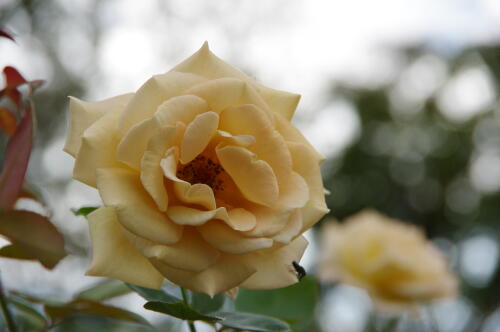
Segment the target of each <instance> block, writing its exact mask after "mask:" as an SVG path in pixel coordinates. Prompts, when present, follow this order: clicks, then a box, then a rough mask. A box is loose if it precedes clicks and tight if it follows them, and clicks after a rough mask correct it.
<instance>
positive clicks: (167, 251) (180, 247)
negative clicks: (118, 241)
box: [125, 229, 220, 272]
mask: <svg viewBox="0 0 500 332" xmlns="http://www.w3.org/2000/svg"><path fill="white" fill-rule="evenodd" d="M125 234H126V235H127V237H128V238H129V240H130V242H131V243H132V244H133V245H134V246H135V247H136V248H138V249H139V250H140V251H141V252H142V254H143V255H144V256H146V257H147V258H154V259H157V260H159V261H160V262H162V263H164V264H166V265H168V266H170V267H172V268H175V269H180V270H186V271H191V272H201V271H203V270H205V269H207V268H208V267H209V266H211V265H213V264H214V263H215V262H216V261H217V259H218V258H219V256H220V252H219V251H218V250H216V249H214V248H213V247H212V246H210V245H209V244H208V243H206V242H205V241H204V240H203V238H202V237H201V236H200V235H199V234H198V232H196V231H195V230H188V229H185V230H184V232H183V235H182V238H181V239H180V240H179V242H177V243H175V244H172V245H168V246H163V245H159V244H157V243H154V242H151V241H149V240H146V239H143V238H141V237H139V236H136V235H134V234H132V233H130V232H126V233H125Z"/></svg>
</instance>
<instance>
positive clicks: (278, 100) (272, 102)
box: [256, 83, 300, 121]
mask: <svg viewBox="0 0 500 332" xmlns="http://www.w3.org/2000/svg"><path fill="white" fill-rule="evenodd" d="M256 86H257V92H259V94H260V95H261V96H262V99H264V101H265V102H266V103H267V104H268V105H269V108H271V110H272V111H274V112H276V113H278V114H280V115H281V116H283V117H284V118H285V119H287V120H288V121H290V120H292V117H293V114H294V113H295V109H296V108H297V105H298V104H299V101H300V95H298V94H296V93H291V92H286V91H282V90H276V89H272V88H268V87H267V86H265V85H262V84H260V83H257V84H256Z"/></svg>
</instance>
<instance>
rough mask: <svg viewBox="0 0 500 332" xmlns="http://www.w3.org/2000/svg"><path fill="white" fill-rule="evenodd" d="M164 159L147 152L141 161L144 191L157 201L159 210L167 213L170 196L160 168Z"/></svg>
mask: <svg viewBox="0 0 500 332" xmlns="http://www.w3.org/2000/svg"><path fill="white" fill-rule="evenodd" d="M161 159H162V157H161V156H159V155H158V154H156V153H154V152H152V151H146V152H145V153H144V156H143V157H142V160H141V182H142V185H143V186H144V189H146V191H147V192H148V193H149V195H150V196H151V198H152V199H153V200H154V201H155V203H156V206H157V207H158V210H160V211H162V212H165V211H167V206H168V194H167V189H166V188H165V185H164V184H163V171H162V169H161V167H160V161H161Z"/></svg>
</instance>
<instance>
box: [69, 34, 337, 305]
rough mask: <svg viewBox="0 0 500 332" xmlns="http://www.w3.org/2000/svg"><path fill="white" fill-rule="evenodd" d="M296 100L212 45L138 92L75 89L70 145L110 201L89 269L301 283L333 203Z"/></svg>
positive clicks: (225, 284) (224, 285)
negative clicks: (313, 235) (103, 96)
mask: <svg viewBox="0 0 500 332" xmlns="http://www.w3.org/2000/svg"><path fill="white" fill-rule="evenodd" d="M299 99H300V96H299V95H296V94H292V93H288V92H284V91H279V90H274V89H271V88H268V87H265V86H263V85H262V84H260V83H257V82H256V81H254V80H253V79H252V78H250V77H248V76H246V75H245V74H243V73H242V72H241V71H239V70H238V69H236V68H234V67H232V66H230V65H229V64H227V63H225V62H224V61H222V60H221V59H219V58H218V57H216V56H215V55H214V54H213V53H212V52H211V51H210V50H209V48H208V45H207V44H206V43H205V45H203V47H202V48H201V49H200V50H199V51H198V52H196V53H195V54H194V55H192V56H191V57H190V58H188V59H186V60H185V61H184V62H182V63H181V64H179V65H177V66H176V67H175V68H173V69H172V70H171V71H169V72H168V73H166V74H161V75H156V76H153V77H152V78H151V79H149V80H148V81H147V82H146V83H145V84H144V85H143V86H142V87H141V88H140V89H139V90H138V91H137V92H136V93H129V94H124V95H121V96H117V97H114V98H111V99H107V100H103V101H100V102H84V101H81V100H78V99H76V98H71V119H70V122H69V131H68V137H67V141H66V146H65V151H66V152H68V153H69V154H71V155H72V156H74V157H75V158H76V162H75V167H74V172H73V176H74V178H75V179H77V180H79V181H81V182H83V183H86V184H88V185H90V186H92V187H96V188H97V189H98V191H99V194H100V195H101V198H102V200H103V202H104V206H103V207H102V208H100V209H98V210H96V211H95V212H94V213H92V214H91V215H89V224H90V232H91V236H92V242H93V260H92V265H91V267H90V269H89V271H88V274H89V275H96V276H107V277H112V278H116V279H121V280H123V281H127V282H131V283H134V284H137V285H141V286H146V287H151V288H158V287H160V285H161V284H162V281H163V278H166V279H168V280H170V281H171V282H173V283H175V284H178V285H180V286H183V287H186V288H189V289H191V290H193V291H196V292H203V293H207V294H209V295H214V294H217V293H219V292H223V291H227V290H230V289H232V288H235V287H238V286H241V287H245V288H253V289H266V288H277V287H283V286H287V285H290V284H292V283H294V282H296V280H297V278H296V276H295V274H294V272H293V269H292V268H291V263H292V261H294V260H295V261H298V260H299V259H300V258H301V256H302V254H303V252H304V250H305V248H306V246H307V241H306V240H305V239H304V237H303V236H302V233H303V232H304V231H305V230H307V229H308V228H310V227H311V226H312V225H313V224H314V223H315V222H316V221H318V219H320V218H321V217H322V216H323V215H324V214H325V213H326V212H327V211H328V209H327V207H326V205H325V201H324V192H323V185H322V181H321V175H320V170H319V163H320V162H321V161H322V159H323V157H322V156H321V155H320V154H319V153H318V152H316V150H315V149H314V148H313V147H312V146H311V145H310V144H309V143H308V142H307V141H306V139H305V138H304V137H303V136H302V134H301V133H300V132H299V131H298V130H297V129H296V128H295V127H294V126H293V125H291V124H290V120H291V118H292V116H293V113H294V111H295V108H296V106H297V103H298V101H299Z"/></svg>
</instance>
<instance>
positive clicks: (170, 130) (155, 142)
mask: <svg viewBox="0 0 500 332" xmlns="http://www.w3.org/2000/svg"><path fill="white" fill-rule="evenodd" d="M185 130H186V126H185V125H184V123H182V122H177V123H175V124H173V125H168V126H163V127H161V128H160V129H158V130H157V131H156V132H155V133H154V134H153V135H152V136H151V138H150V139H149V142H148V145H147V148H146V149H147V150H148V151H151V152H154V153H155V154H157V155H159V156H164V155H165V154H166V153H167V150H168V149H170V148H171V147H172V146H178V145H179V144H180V142H181V139H182V136H183V135H184V131H185Z"/></svg>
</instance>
